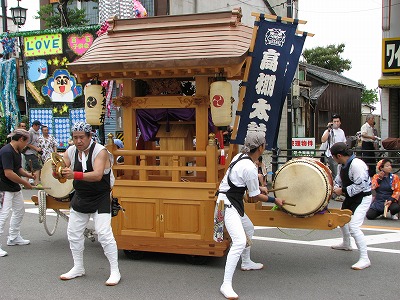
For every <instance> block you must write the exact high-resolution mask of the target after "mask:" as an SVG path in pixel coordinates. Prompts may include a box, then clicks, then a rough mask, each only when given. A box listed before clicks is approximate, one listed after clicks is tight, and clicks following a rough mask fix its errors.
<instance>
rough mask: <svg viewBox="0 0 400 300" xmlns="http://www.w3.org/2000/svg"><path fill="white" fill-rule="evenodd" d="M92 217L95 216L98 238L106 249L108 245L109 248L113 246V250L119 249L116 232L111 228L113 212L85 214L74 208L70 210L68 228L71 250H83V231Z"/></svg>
mask: <svg viewBox="0 0 400 300" xmlns="http://www.w3.org/2000/svg"><path fill="white" fill-rule="evenodd" d="M90 217H92V218H93V221H94V229H95V231H96V233H97V235H98V240H99V242H100V244H101V246H102V247H103V249H105V247H107V245H110V246H109V247H107V248H110V247H111V248H113V249H112V250H113V251H114V250H115V251H117V243H116V242H115V239H114V234H113V232H112V229H111V214H109V213H104V214H99V213H97V212H95V213H93V214H84V213H80V212H77V211H75V210H73V209H72V208H71V210H70V215H69V221H68V229H67V234H68V241H69V247H70V249H71V251H79V252H82V251H83V249H84V248H85V237H84V236H83V233H84V231H85V228H86V226H87V224H88V223H89V219H90ZM114 248H115V249H114Z"/></svg>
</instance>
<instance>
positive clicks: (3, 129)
mask: <svg viewBox="0 0 400 300" xmlns="http://www.w3.org/2000/svg"><path fill="white" fill-rule="evenodd" d="M7 135H8V130H7V125H6V118H5V117H0V148H1V147H3V146H4V145H5V144H7Z"/></svg>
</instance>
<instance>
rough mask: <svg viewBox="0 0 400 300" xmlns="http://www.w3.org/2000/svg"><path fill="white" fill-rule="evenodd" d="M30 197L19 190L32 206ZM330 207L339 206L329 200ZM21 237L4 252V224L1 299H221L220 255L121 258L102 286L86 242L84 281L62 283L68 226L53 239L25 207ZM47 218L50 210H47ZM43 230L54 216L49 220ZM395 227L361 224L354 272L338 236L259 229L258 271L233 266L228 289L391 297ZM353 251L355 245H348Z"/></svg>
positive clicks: (245, 295)
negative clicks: (362, 252) (113, 281)
mask: <svg viewBox="0 0 400 300" xmlns="http://www.w3.org/2000/svg"><path fill="white" fill-rule="evenodd" d="M34 193H35V192H33V191H24V195H25V197H24V199H26V200H29V199H30V195H32V194H34ZM330 206H331V207H339V206H340V203H339V202H335V201H332V202H331V203H330ZM25 207H26V214H25V217H24V221H23V226H22V235H23V237H24V238H27V239H30V240H31V244H30V245H28V246H13V247H10V246H7V245H6V241H7V233H8V226H7V227H6V229H5V233H4V234H3V236H2V238H1V243H2V245H3V249H4V250H6V251H7V252H8V256H6V257H1V258H0V270H1V271H0V272H1V273H0V280H1V292H0V299H82V298H84V299H112V298H114V299H128V298H129V299H159V298H165V299H224V297H223V296H222V295H221V294H220V292H219V287H220V285H221V283H222V279H223V272H224V264H225V257H223V258H212V259H210V261H209V262H208V264H206V265H190V264H189V263H187V262H186V261H185V259H184V257H183V256H180V255H173V254H158V253H146V254H145V256H144V258H143V259H141V260H132V259H130V258H128V257H127V256H126V255H125V254H124V252H123V251H120V252H119V255H120V257H119V263H120V269H121V274H122V279H121V282H120V284H119V285H117V286H115V287H107V286H105V285H104V282H105V281H106V280H107V278H108V276H109V266H108V262H107V260H106V258H105V256H104V254H103V251H102V248H101V246H100V244H99V243H98V242H97V241H96V242H90V241H89V240H86V241H85V247H86V249H85V252H84V262H85V269H86V276H84V277H81V278H77V279H74V280H70V281H61V280H60V279H59V278H58V277H59V275H60V274H62V273H64V272H66V271H68V270H69V269H70V268H71V267H72V258H71V253H70V250H69V245H68V241H67V236H66V226H67V222H66V221H65V220H63V219H61V218H60V220H59V224H58V228H57V230H56V233H55V234H54V236H48V235H47V234H46V232H45V230H44V227H43V224H39V222H38V215H37V211H38V209H37V207H35V206H34V205H33V203H32V202H31V201H26V204H25ZM48 212H50V211H48ZM47 221H48V226H49V229H51V228H52V227H53V226H54V222H55V217H54V216H51V215H48V216H47ZM399 225H400V221H399V220H389V219H379V220H375V221H366V222H365V223H364V226H363V231H364V233H365V234H366V235H367V240H368V249H369V256H370V259H371V263H372V266H371V267H370V268H368V269H366V270H362V271H354V270H352V269H351V268H350V267H351V265H352V264H354V263H355V262H356V261H357V260H358V251H356V250H353V251H352V252H348V251H338V250H332V249H330V245H332V244H335V243H337V242H339V241H340V236H341V234H340V230H339V229H334V230H332V231H318V230H315V231H313V230H296V229H282V228H280V229H277V228H267V227H257V228H256V232H255V237H254V241H253V247H252V259H253V260H254V261H257V262H262V263H263V264H264V266H265V267H264V269H262V270H260V271H251V272H243V271H240V269H239V268H238V269H237V271H236V272H235V275H234V282H233V287H234V289H235V291H236V292H237V293H238V294H239V297H240V299H382V298H386V297H388V298H391V297H396V295H397V293H398V288H397V284H396V283H395V282H396V281H395V279H396V278H397V276H398V270H399V268H400V261H399V259H398V257H399V256H398V255H399V253H400V243H399V241H400V228H399V227H400V226H399ZM353 247H355V245H353Z"/></svg>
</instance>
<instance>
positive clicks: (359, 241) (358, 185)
mask: <svg viewBox="0 0 400 300" xmlns="http://www.w3.org/2000/svg"><path fill="white" fill-rule="evenodd" d="M331 153H332V156H333V159H334V160H335V161H336V162H337V163H338V164H339V166H338V175H337V176H336V178H335V186H334V188H333V191H334V193H335V194H337V195H344V196H345V197H346V198H345V200H344V202H343V204H342V209H350V210H351V211H352V212H353V215H352V216H351V220H350V222H349V223H348V224H345V225H344V226H343V227H341V230H342V234H343V242H342V243H341V244H339V245H335V246H332V249H336V250H345V251H351V250H352V248H351V245H350V235H351V236H352V237H353V238H354V240H355V242H356V245H357V247H358V250H359V251H360V258H359V260H358V262H357V263H355V264H354V265H352V266H351V268H352V269H354V270H362V269H365V268H368V267H369V266H370V265H371V262H370V260H369V258H368V253H367V242H366V240H365V237H364V233H363V232H362V231H361V229H360V227H361V225H362V224H363V222H364V218H365V214H366V213H367V210H368V208H369V206H370V204H371V200H372V195H371V180H370V177H369V175H368V166H367V165H366V164H365V163H364V162H363V161H362V160H361V159H359V158H356V157H355V155H354V154H353V152H352V151H351V150H350V149H349V148H348V146H347V145H346V144H345V143H341V142H340V143H336V144H334V145H333V146H332V147H331Z"/></svg>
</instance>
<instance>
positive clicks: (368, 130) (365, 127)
mask: <svg viewBox="0 0 400 300" xmlns="http://www.w3.org/2000/svg"><path fill="white" fill-rule="evenodd" d="M363 134H366V135H368V136H375V134H374V128H373V127H372V126H371V125H369V124H368V123H367V122H365V123H364V125H363V126H361V141H363V142H373V141H374V140H372V139H367V138H365V137H363V136H362V135H363Z"/></svg>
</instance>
